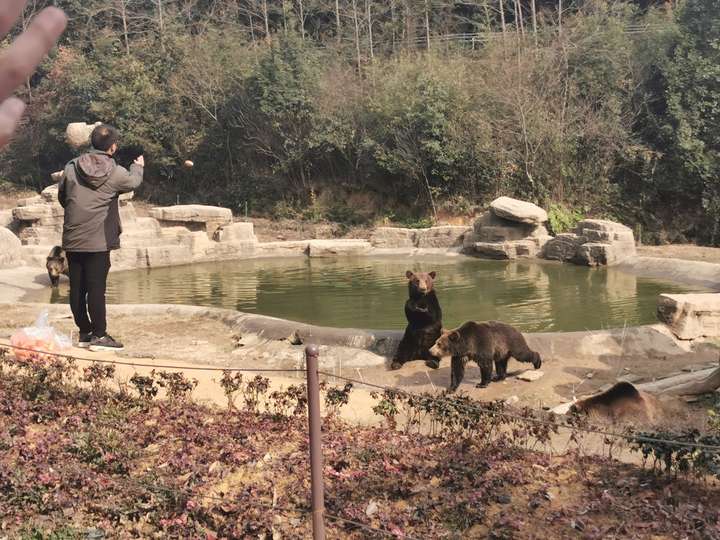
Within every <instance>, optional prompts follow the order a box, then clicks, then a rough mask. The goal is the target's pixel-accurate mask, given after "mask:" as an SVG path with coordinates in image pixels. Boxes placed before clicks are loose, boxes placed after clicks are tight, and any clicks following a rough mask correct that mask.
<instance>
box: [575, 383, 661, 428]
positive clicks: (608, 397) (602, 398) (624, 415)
mask: <svg viewBox="0 0 720 540" xmlns="http://www.w3.org/2000/svg"><path fill="white" fill-rule="evenodd" d="M659 409H660V406H659V403H658V400H657V398H655V396H653V395H651V394H648V393H647V392H642V391H640V390H638V389H637V388H635V386H633V385H632V384H631V383H629V382H626V381H622V382H619V383H617V384H615V385H614V386H612V387H611V388H609V389H608V390H606V391H605V392H601V393H600V394H596V395H594V396H590V397H588V398H585V399H581V400H578V401H576V402H575V403H573V404H572V405H571V406H570V410H569V411H568V412H569V413H571V414H581V413H582V414H586V415H588V416H590V417H600V418H603V419H605V420H610V421H611V422H612V423H616V422H618V421H624V420H640V421H642V422H645V423H647V422H650V423H654V422H655V421H656V419H657V418H658V416H659V414H658V411H659Z"/></svg>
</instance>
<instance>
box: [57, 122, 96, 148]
mask: <svg viewBox="0 0 720 540" xmlns="http://www.w3.org/2000/svg"><path fill="white" fill-rule="evenodd" d="M100 124H101V122H96V123H95V124H86V123H85V122H72V123H70V124H68V126H67V128H66V129H65V140H67V143H68V144H69V145H70V146H72V147H73V148H75V149H76V150H77V149H80V148H83V147H85V146H90V135H92V132H93V130H94V129H95V127H96V126H99V125H100Z"/></svg>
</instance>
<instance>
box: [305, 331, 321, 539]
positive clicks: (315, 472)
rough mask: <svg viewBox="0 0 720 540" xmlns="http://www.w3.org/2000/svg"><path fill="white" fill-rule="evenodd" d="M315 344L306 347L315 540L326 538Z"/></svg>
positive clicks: (318, 352)
mask: <svg viewBox="0 0 720 540" xmlns="http://www.w3.org/2000/svg"><path fill="white" fill-rule="evenodd" d="M319 355H320V350H319V349H318V348H317V346H315V345H308V346H307V348H306V349H305V363H306V367H307V393H308V424H309V427H310V485H311V493H312V526H313V540H325V521H324V514H325V485H324V484H323V459H322V436H321V429H320V428H321V423H322V418H321V416H320V384H319V381H318V356H319Z"/></svg>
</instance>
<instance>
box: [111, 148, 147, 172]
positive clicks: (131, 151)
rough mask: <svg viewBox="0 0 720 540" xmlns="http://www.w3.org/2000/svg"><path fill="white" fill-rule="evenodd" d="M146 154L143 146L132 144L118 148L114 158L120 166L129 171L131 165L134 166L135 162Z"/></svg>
mask: <svg viewBox="0 0 720 540" xmlns="http://www.w3.org/2000/svg"><path fill="white" fill-rule="evenodd" d="M144 153H145V149H144V148H143V147H142V145H140V144H130V145H128V146H123V147H121V148H118V151H117V152H115V155H114V156H113V158H115V162H116V163H117V164H118V165H121V166H122V167H125V168H126V169H129V168H130V165H132V164H133V163H134V161H135V160H136V159H137V158H139V157H140V156H142V155H143V154H144Z"/></svg>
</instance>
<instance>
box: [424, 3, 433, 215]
mask: <svg viewBox="0 0 720 540" xmlns="http://www.w3.org/2000/svg"><path fill="white" fill-rule="evenodd" d="M425 45H426V47H427V49H428V50H430V0H425ZM433 206H434V203H433Z"/></svg>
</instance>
